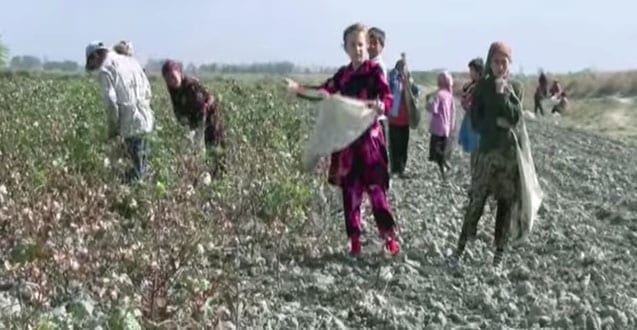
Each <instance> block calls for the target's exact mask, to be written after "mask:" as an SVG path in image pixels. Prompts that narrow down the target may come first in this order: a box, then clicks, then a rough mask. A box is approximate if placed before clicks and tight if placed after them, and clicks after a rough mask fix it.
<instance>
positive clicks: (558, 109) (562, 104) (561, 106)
mask: <svg viewBox="0 0 637 330" xmlns="http://www.w3.org/2000/svg"><path fill="white" fill-rule="evenodd" d="M566 111H568V98H567V97H566V93H565V92H562V93H561V94H560V101H559V103H557V104H556V105H555V106H554V107H553V110H552V111H551V113H559V114H563V113H565V112H566Z"/></svg>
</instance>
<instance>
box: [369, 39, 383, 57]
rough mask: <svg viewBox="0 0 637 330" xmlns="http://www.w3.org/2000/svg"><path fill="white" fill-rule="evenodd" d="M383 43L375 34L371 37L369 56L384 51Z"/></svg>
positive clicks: (374, 55)
mask: <svg viewBox="0 0 637 330" xmlns="http://www.w3.org/2000/svg"><path fill="white" fill-rule="evenodd" d="M383 48H384V47H383V45H382V44H381V43H380V41H379V40H378V39H376V37H374V36H370V37H369V47H368V52H369V57H371V58H374V57H376V56H378V55H379V54H380V53H382V52H383Z"/></svg>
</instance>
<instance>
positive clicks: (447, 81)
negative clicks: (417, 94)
mask: <svg viewBox="0 0 637 330" xmlns="http://www.w3.org/2000/svg"><path fill="white" fill-rule="evenodd" d="M438 88H443V89H446V90H448V91H452V90H453V77H452V76H451V73H449V71H446V70H445V71H443V72H440V73H439V74H438Z"/></svg>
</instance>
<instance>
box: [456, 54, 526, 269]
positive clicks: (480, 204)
mask: <svg viewBox="0 0 637 330" xmlns="http://www.w3.org/2000/svg"><path fill="white" fill-rule="evenodd" d="M510 63H511V48H510V47H509V46H508V45H506V44H504V43H502V42H496V43H493V44H492V45H491V47H490V49H489V55H488V58H487V63H486V75H485V77H484V78H482V79H480V81H479V82H478V84H477V85H476V87H475V90H474V94H473V103H472V108H471V111H470V112H469V113H470V115H471V123H472V124H473V127H474V128H475V129H476V130H477V131H478V133H479V134H480V142H479V147H478V152H477V155H476V163H475V168H474V169H473V172H472V173H471V174H472V175H471V176H472V177H471V188H470V191H469V205H468V207H467V210H466V213H465V216H464V221H463V224H462V231H461V233H460V237H459V239H458V246H457V249H456V251H455V253H454V255H453V256H452V257H451V263H452V265H455V264H457V262H458V261H459V259H460V257H461V256H462V253H463V252H464V250H465V246H466V244H467V241H468V240H470V239H473V238H475V237H476V234H477V229H478V221H479V220H480V218H481V217H482V214H483V212H484V205H485V202H486V200H487V198H488V197H489V196H490V195H493V196H494V197H495V199H496V201H497V212H496V219H495V255H494V259H493V264H494V266H496V267H498V266H500V264H501V262H502V258H503V254H504V250H505V247H506V245H507V242H508V236H509V227H510V224H511V218H512V212H513V208H514V206H515V205H516V203H517V201H518V200H519V199H520V197H519V196H520V188H521V187H520V176H519V172H518V161H517V154H516V142H515V136H514V134H513V132H512V129H515V128H516V127H517V126H518V125H519V123H520V118H521V116H522V96H523V95H522V87H521V84H520V83H519V82H518V81H513V80H511V78H510V76H509V65H510Z"/></svg>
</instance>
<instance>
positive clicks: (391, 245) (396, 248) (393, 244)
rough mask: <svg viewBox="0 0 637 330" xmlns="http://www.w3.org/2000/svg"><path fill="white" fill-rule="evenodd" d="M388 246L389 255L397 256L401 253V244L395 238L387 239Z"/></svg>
mask: <svg viewBox="0 0 637 330" xmlns="http://www.w3.org/2000/svg"><path fill="white" fill-rule="evenodd" d="M386 246H387V250H388V251H389V254H391V255H392V256H395V255H397V254H398V253H399V252H400V244H398V241H396V240H394V239H393V238H388V239H387V243H386Z"/></svg>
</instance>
